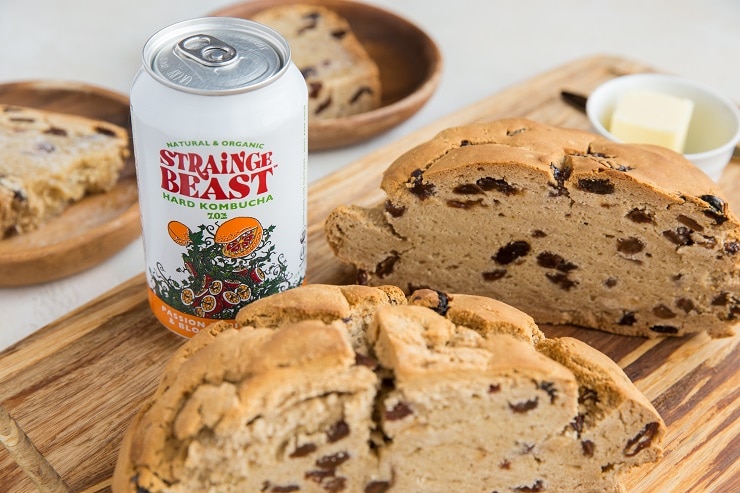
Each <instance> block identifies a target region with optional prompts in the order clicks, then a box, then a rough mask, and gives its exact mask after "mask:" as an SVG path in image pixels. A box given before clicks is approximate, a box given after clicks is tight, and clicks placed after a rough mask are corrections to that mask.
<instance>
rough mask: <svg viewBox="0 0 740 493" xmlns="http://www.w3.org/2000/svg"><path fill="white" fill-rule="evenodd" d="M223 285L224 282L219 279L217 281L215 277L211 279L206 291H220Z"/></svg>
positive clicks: (212, 292) (213, 292) (216, 292)
mask: <svg viewBox="0 0 740 493" xmlns="http://www.w3.org/2000/svg"><path fill="white" fill-rule="evenodd" d="M223 287H224V283H222V282H221V281H219V280H218V279H216V280H215V281H213V282H212V283H211V285H210V286H208V291H209V292H210V293H211V294H218V293H220V292H221V290H222V289H223Z"/></svg>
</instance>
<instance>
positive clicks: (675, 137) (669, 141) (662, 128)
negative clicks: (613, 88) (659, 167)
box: [609, 90, 694, 152]
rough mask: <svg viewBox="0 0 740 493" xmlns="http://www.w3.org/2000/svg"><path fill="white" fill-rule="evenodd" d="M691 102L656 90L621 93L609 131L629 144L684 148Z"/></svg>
mask: <svg viewBox="0 0 740 493" xmlns="http://www.w3.org/2000/svg"><path fill="white" fill-rule="evenodd" d="M693 111H694V102H693V101H691V100H690V99H686V98H679V97H676V96H671V95H669V94H662V93H659V92H652V91H644V90H634V91H630V92H627V93H625V94H624V96H622V98H621V99H620V101H619V102H618V103H617V107H616V109H615V110H614V113H613V114H612V120H611V126H610V129H609V131H610V132H611V133H612V134H614V136H615V137H617V138H618V139H619V140H621V141H623V142H628V143H632V144H655V145H659V146H663V147H667V148H669V149H673V150H674V151H676V152H683V150H684V147H685V145H686V134H687V133H688V131H689V123H690V122H691V114H692V113H693Z"/></svg>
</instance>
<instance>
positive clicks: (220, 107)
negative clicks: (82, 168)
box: [130, 17, 308, 337]
mask: <svg viewBox="0 0 740 493" xmlns="http://www.w3.org/2000/svg"><path fill="white" fill-rule="evenodd" d="M307 98H308V96H307V89H306V84H305V81H304V79H303V77H302V76H301V74H300V72H299V71H298V69H297V68H296V67H295V65H294V64H293V63H292V62H291V59H290V48H289V46H288V43H287V42H286V41H285V39H284V38H282V37H281V36H280V35H279V34H278V33H277V32H275V31H274V30H272V29H269V28H267V27H266V26H263V25H260V24H257V23H255V22H251V21H248V20H245V19H235V18H228V17H206V18H201V19H191V20H187V21H183V22H180V23H177V24H174V25H172V26H169V27H167V28H165V29H163V30H161V31H159V32H157V33H156V34H154V35H153V36H152V37H151V38H150V39H149V40H148V41H147V42H146V44H145V45H144V48H143V66H142V67H141V69H140V70H139V71H138V73H137V75H136V76H135V78H134V81H133V84H132V87H131V95H130V100H131V120H132V129H133V141H134V153H135V158H136V172H137V179H138V188H139V205H140V211H141V223H142V233H143V241H144V254H145V264H146V265H145V271H146V278H147V290H148V296H149V304H150V307H151V309H152V311H153V312H154V314H155V316H156V317H157V319H158V320H159V321H160V322H161V323H162V324H164V325H165V326H166V327H167V328H168V329H170V330H172V331H174V332H176V333H177V334H180V335H182V336H185V337H191V336H193V335H194V334H195V333H197V332H198V331H200V330H201V329H203V328H204V327H206V326H207V325H208V324H210V323H212V322H214V321H216V320H225V321H227V322H233V320H234V318H235V316H236V313H237V312H238V311H239V309H240V308H241V307H243V306H244V305H246V304H248V303H250V302H252V301H254V300H257V299H259V298H263V297H265V296H268V295H271V294H273V293H277V292H280V291H284V290H286V289H290V288H292V287H295V286H298V285H300V284H302V283H303V281H304V278H305V273H306V221H307V216H306V196H307V195H306V160H307V151H308V146H307V140H308V132H307Z"/></svg>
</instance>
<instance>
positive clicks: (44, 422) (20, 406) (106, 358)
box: [0, 56, 740, 493]
mask: <svg viewBox="0 0 740 493" xmlns="http://www.w3.org/2000/svg"><path fill="white" fill-rule="evenodd" d="M649 70H651V68H650V67H648V66H645V65H643V64H640V63H636V62H633V61H628V60H623V59H620V58H613V57H604V56H599V57H594V58H589V59H584V60H576V61H574V62H572V63H569V64H567V65H565V66H561V67H558V68H555V69H552V70H550V71H548V72H545V73H543V74H542V75H539V76H537V77H535V78H533V79H531V80H528V81H524V82H522V83H521V84H518V85H516V86H514V87H511V88H509V89H507V90H505V91H503V92H500V93H498V94H495V95H493V96H491V97H489V98H487V99H486V100H484V101H481V102H479V103H477V104H475V105H473V106H472V107H470V108H466V109H463V110H461V111H459V112H457V113H455V114H452V115H450V116H448V117H445V118H443V119H441V120H439V121H437V122H434V123H432V124H430V125H428V126H427V127H425V128H423V129H421V130H419V131H417V132H415V133H413V134H410V135H408V136H406V137H404V138H403V139H401V140H399V141H398V142H396V143H394V144H393V145H390V146H388V147H385V148H382V149H380V150H378V151H377V152H374V153H373V154H371V155H368V156H366V157H365V158H363V159H361V160H359V161H357V162H355V163H352V164H351V165H349V166H347V167H346V168H343V169H342V170H340V171H339V172H337V173H335V174H333V175H331V176H328V177H327V178H325V179H323V180H322V181H319V182H316V183H314V184H313V185H312V186H311V187H310V190H309V209H308V211H309V250H308V252H309V259H308V260H309V261H308V281H309V282H312V283H319V282H321V283H334V284H340V283H351V282H353V279H352V272H350V271H349V270H348V269H347V268H345V267H342V266H341V264H339V262H338V261H337V260H336V259H335V258H334V257H333V255H332V254H331V253H330V251H329V249H328V246H327V245H326V243H325V240H324V235H323V220H324V218H325V217H326V215H327V213H328V212H329V211H330V210H331V209H332V208H334V207H335V206H336V205H338V204H340V203H357V204H364V205H370V204H372V203H375V202H376V201H378V200H380V199H381V198H382V193H381V192H380V190H379V188H378V185H379V183H380V177H381V174H382V172H383V170H384V169H385V168H386V167H387V165H388V164H389V163H390V162H391V161H392V160H393V159H394V158H395V157H396V156H398V155H399V154H400V153H401V152H403V151H405V150H407V149H408V148H410V147H411V146H413V145H416V144H418V143H421V142H422V141H424V140H427V139H428V138H430V137H432V136H433V135H434V134H435V133H437V132H438V131H440V130H442V129H443V128H446V127H449V126H454V125H459V124H465V123H469V122H474V121H484V120H491V119H496V118H502V117H512V116H525V117H529V118H532V119H535V120H539V121H543V122H546V123H551V124H557V125H563V126H570V127H577V128H584V129H585V128H587V127H588V123H587V121H586V118H585V116H584V115H582V114H580V113H579V112H578V111H576V110H575V109H572V108H571V107H569V106H567V105H565V104H564V103H563V102H561V101H560V97H559V93H560V90H561V89H569V90H573V91H578V92H584V93H588V92H589V91H590V90H592V89H593V88H594V87H595V86H596V85H598V84H599V83H600V82H603V81H605V80H607V79H610V78H613V77H615V76H618V75H622V74H628V73H634V72H643V71H649ZM721 185H722V188H723V189H724V190H725V192H726V193H727V194H728V195H729V196H730V198H731V206H732V207H733V209H734V210H736V211H737V210H740V186H738V185H740V162H733V163H731V164H730V165H729V166H728V168H727V171H726V172H725V174H724V176H723V177H722V182H721ZM542 329H543V330H544V332H545V333H546V334H547V335H548V336H551V337H553V336H563V335H569V336H573V337H577V338H579V339H581V340H583V341H585V342H587V343H588V344H591V345H592V346H594V347H596V348H597V349H599V350H601V351H602V352H604V353H606V354H607V355H608V356H610V357H611V358H612V359H614V360H615V361H616V362H617V363H618V364H619V365H620V366H621V367H622V368H624V369H625V372H626V373H627V375H628V376H629V377H630V378H631V379H632V380H633V381H634V382H635V383H636V385H637V387H639V388H640V389H641V390H642V391H643V392H644V393H645V394H646V395H647V397H648V398H649V399H650V400H651V401H652V402H653V404H654V405H655V406H656V408H657V409H658V411H659V412H660V413H661V415H662V416H663V418H664V419H665V421H666V424H667V426H668V434H667V437H666V440H665V442H664V445H665V448H666V452H665V456H664V458H663V460H662V461H661V462H660V463H659V464H657V465H656V466H655V467H653V468H652V469H651V468H649V467H646V468H640V469H635V470H633V471H631V472H630V474H629V475H628V476H627V477H626V481H625V486H626V487H627V489H628V490H629V491H632V492H644V493H648V492H650V493H653V492H660V493H665V492H733V491H740V469H739V467H738V445H739V444H740V440H739V439H738V436H739V435H738V432H739V431H740V406H738V403H739V402H740V385H739V384H740V379H739V376H738V375H739V372H738V350H737V343H738V337H740V336H735V337H731V338H724V339H715V340H713V339H710V338H708V337H706V336H704V335H696V336H693V337H687V338H680V339H679V338H666V339H642V338H630V337H625V336H618V335H613V334H608V333H604V332H599V331H594V330H586V329H579V328H575V327H568V326H560V327H549V326H543V327H542ZM6 330H7V328H6ZM183 342H184V339H181V338H179V337H178V336H176V335H173V334H171V333H170V332H169V331H167V330H166V329H164V328H163V327H162V326H160V325H159V324H158V323H157V322H156V320H155V319H154V316H153V315H152V314H151V313H150V311H149V308H148V305H147V301H146V293H145V281H144V277H143V275H138V276H136V277H134V278H133V279H131V280H129V281H128V282H126V283H124V284H123V285H121V286H119V287H117V288H115V289H113V290H112V291H110V292H108V293H105V294H103V295H102V296H100V297H99V298H98V299H96V300H94V301H92V302H91V303H89V304H87V305H86V306H83V307H82V308H80V309H78V310H76V311H74V312H73V313H70V314H68V315H67V316H65V317H63V318H61V319H60V320H58V321H56V322H54V323H52V324H50V325H49V326H47V327H44V328H42V329H41V330H39V331H38V332H36V333H34V334H33V335H31V336H30V337H28V338H27V339H25V340H23V341H21V342H19V343H18V344H16V345H14V346H13V347H11V348H9V349H7V350H6V351H4V352H3V353H0V403H2V404H3V405H4V406H5V407H6V408H7V409H8V411H9V412H10V413H11V415H13V417H14V418H15V420H16V421H17V422H18V423H19V424H20V426H21V427H22V428H23V429H24V430H25V432H26V433H27V434H28V436H29V437H30V438H31V440H33V441H34V443H35V445H36V446H37V448H38V449H39V450H40V451H41V453H42V454H44V456H45V457H46V458H47V459H48V460H49V462H50V463H51V464H52V465H53V466H54V467H55V468H56V469H57V471H58V472H59V473H60V474H61V476H62V478H64V480H65V481H66V482H67V483H68V484H69V485H70V487H71V488H72V489H73V490H74V491H79V492H93V491H108V490H109V485H110V476H111V474H112V470H113V467H114V464H115V460H116V454H117V451H118V447H119V445H120V442H121V438H122V434H123V433H124V430H125V429H126V426H127V425H128V422H129V420H130V419H131V417H132V416H133V415H134V413H136V412H137V410H138V409H139V407H140V405H141V404H142V402H143V401H144V400H145V399H146V398H147V397H148V396H149V395H150V394H151V393H152V392H153V391H154V388H155V386H156V384H157V381H158V379H159V378H160V372H161V370H162V367H163V365H164V363H165V361H166V360H167V358H168V357H169V356H170V355H171V354H172V353H173V351H174V350H175V349H176V348H177V347H179V346H180V345H181V344H183ZM0 491H2V492H6V491H7V492H21V493H23V492H29V491H33V485H32V483H31V482H30V481H29V480H28V479H26V478H25V477H24V475H23V473H22V472H21V470H20V469H19V468H18V467H17V466H16V465H15V464H14V463H13V461H12V460H11V459H10V457H9V456H8V454H7V453H6V452H5V451H4V450H0Z"/></svg>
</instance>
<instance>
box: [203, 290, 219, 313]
mask: <svg viewBox="0 0 740 493" xmlns="http://www.w3.org/2000/svg"><path fill="white" fill-rule="evenodd" d="M200 307H201V308H203V311H205V312H206V313H208V312H212V311H213V309H214V308H216V298H215V297H214V296H213V295H210V294H209V295H207V296H204V297H203V299H202V300H201V302H200Z"/></svg>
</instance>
